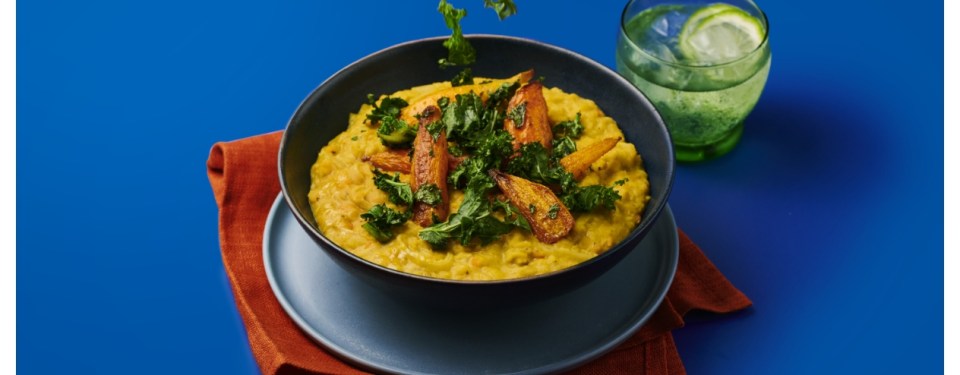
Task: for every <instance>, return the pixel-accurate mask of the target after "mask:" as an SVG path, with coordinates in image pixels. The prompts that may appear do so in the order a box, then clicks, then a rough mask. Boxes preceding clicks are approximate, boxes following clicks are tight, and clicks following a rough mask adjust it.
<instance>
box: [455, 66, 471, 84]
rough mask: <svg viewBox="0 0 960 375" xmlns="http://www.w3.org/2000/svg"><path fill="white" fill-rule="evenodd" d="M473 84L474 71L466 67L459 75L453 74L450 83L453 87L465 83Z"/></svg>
mask: <svg viewBox="0 0 960 375" xmlns="http://www.w3.org/2000/svg"><path fill="white" fill-rule="evenodd" d="M472 84H473V71H472V70H470V68H464V69H463V70H461V71H460V73H457V75H455V76H453V78H451V79H450V85H452V86H453V87H457V86H463V85H472Z"/></svg>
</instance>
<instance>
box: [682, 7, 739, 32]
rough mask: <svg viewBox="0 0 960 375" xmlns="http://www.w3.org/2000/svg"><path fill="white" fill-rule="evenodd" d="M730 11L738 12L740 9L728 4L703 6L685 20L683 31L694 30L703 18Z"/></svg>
mask: <svg viewBox="0 0 960 375" xmlns="http://www.w3.org/2000/svg"><path fill="white" fill-rule="evenodd" d="M731 9H733V10H740V8H737V7H735V6H733V5H730V4H724V3H713V4H709V5H705V6H703V7H702V8H700V9H697V11H696V12H693V14H691V15H690V17H689V18H687V21H686V22H684V25H683V26H684V29H687V28H696V27H697V25H699V24H700V23H701V22H703V20H704V19H705V18H707V17H710V16H712V15H714V14H717V13H720V12H723V11H725V10H731Z"/></svg>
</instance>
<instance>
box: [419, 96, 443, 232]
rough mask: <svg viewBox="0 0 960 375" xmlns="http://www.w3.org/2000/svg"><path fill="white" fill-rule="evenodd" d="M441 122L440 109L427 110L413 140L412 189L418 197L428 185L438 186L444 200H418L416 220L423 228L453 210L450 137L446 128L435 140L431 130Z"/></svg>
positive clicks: (432, 107)
mask: <svg viewBox="0 0 960 375" xmlns="http://www.w3.org/2000/svg"><path fill="white" fill-rule="evenodd" d="M439 119H440V108H437V107H436V106H429V107H426V108H425V109H424V110H423V112H421V113H420V127H419V128H418V129H417V138H416V139H414V141H413V169H412V172H413V179H412V183H411V188H413V192H414V195H416V194H417V192H418V191H419V190H420V189H422V188H424V187H426V186H428V185H435V186H436V187H437V188H438V189H439V192H440V201H439V202H437V203H436V204H433V205H430V204H427V203H425V202H422V201H419V200H416V201H414V203H413V221H414V222H416V223H417V224H420V226H422V227H428V226H430V225H432V224H433V223H434V222H435V221H444V220H447V214H448V213H449V211H450V197H449V195H448V191H447V168H449V161H448V160H447V159H448V158H449V155H448V153H447V135H446V131H445V130H443V129H440V130H439V134H437V137H436V138H434V136H433V135H431V134H430V131H429V130H428V129H427V128H428V125H429V124H431V123H434V122H436V121H437V120H439Z"/></svg>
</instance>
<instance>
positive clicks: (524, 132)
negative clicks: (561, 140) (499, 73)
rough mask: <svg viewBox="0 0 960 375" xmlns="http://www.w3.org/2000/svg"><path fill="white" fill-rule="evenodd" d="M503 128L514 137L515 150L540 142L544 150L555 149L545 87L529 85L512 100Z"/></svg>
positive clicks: (537, 84)
mask: <svg viewBox="0 0 960 375" xmlns="http://www.w3.org/2000/svg"><path fill="white" fill-rule="evenodd" d="M503 127H504V129H506V130H507V132H508V133H510V135H512V136H513V149H514V150H519V149H520V146H522V145H524V144H527V143H532V142H540V144H542V145H543V147H544V148H546V149H547V150H550V149H551V148H552V147H553V129H551V127H550V118H549V117H548V116H547V101H546V100H544V99H543V85H542V84H540V82H533V83H530V84H527V85H525V86H523V87H521V88H519V89H517V92H516V93H515V94H513V97H512V98H510V102H509V103H508V104H507V118H506V119H505V120H504V121H503Z"/></svg>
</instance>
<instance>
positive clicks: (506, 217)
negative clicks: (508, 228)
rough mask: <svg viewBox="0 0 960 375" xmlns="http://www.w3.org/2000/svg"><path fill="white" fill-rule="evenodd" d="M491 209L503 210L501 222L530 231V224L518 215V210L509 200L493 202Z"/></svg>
mask: <svg viewBox="0 0 960 375" xmlns="http://www.w3.org/2000/svg"><path fill="white" fill-rule="evenodd" d="M493 208H494V209H495V210H496V209H501V210H503V222H505V223H507V224H510V225H513V226H515V227H518V228H523V229H526V230H527V231H528V232H529V231H530V223H528V222H527V219H526V218H524V217H523V215H521V214H520V209H518V208H516V207H514V206H513V204H511V203H510V201H509V200H506V199H504V200H499V199H497V200H494V201H493Z"/></svg>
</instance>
